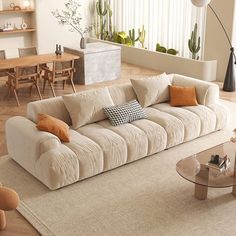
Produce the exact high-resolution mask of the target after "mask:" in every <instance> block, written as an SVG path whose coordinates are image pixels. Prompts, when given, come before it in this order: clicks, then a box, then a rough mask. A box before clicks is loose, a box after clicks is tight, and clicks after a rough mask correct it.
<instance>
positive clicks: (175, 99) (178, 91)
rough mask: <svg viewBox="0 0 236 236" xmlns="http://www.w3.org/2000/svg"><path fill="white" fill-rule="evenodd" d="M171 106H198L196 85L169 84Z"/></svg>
mask: <svg viewBox="0 0 236 236" xmlns="http://www.w3.org/2000/svg"><path fill="white" fill-rule="evenodd" d="M169 89H170V105H171V106H196V105H198V103H197V98H196V90H195V87H180V86H171V85H170V86H169Z"/></svg>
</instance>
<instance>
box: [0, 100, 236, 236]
mask: <svg viewBox="0 0 236 236" xmlns="http://www.w3.org/2000/svg"><path fill="white" fill-rule="evenodd" d="M225 103H226V104H227V106H228V107H229V109H230V110H231V113H232V115H233V117H232V118H233V119H232V121H233V122H231V126H232V127H234V126H235V127H236V124H235V123H236V104H232V103H229V102H225ZM232 127H230V129H232ZM231 135H232V132H230V131H227V130H225V131H219V132H216V133H214V134H211V135H208V136H204V137H202V138H199V139H196V140H194V141H191V142H188V143H185V144H182V145H179V146H177V147H174V148H171V149H169V150H166V151H164V152H161V153H159V154H157V155H154V156H151V157H147V158H144V159H142V160H139V161H136V162H134V163H131V164H128V165H126V166H123V167H120V168H117V169H115V170H112V171H109V172H106V173H103V174H101V175H98V176H95V177H92V178H90V179H87V180H84V181H82V182H78V183H76V184H73V185H70V186H68V187H65V188H62V189H60V190H56V191H50V190H48V189H47V188H46V187H45V186H44V185H42V184H41V183H40V182H38V181H37V180H36V179H35V178H33V177H32V176H31V175H30V174H28V173H27V172H26V171H24V170H23V169H22V168H21V167H20V166H19V165H17V164H16V163H15V162H14V161H12V160H11V159H9V158H8V157H3V158H1V161H0V179H1V181H2V182H3V184H4V185H6V186H9V187H12V188H14V189H16V191H17V192H18V193H19V195H20V198H21V204H20V206H19V208H18V211H19V212H20V213H21V214H22V215H23V216H24V217H25V218H26V219H27V220H28V221H29V222H30V223H31V224H32V225H33V226H34V227H35V228H36V229H37V230H38V231H39V232H40V233H41V234H42V235H45V236H46V235H49V236H51V235H57V236H87V235H88V236H90V235H91V236H93V235H98V236H99V235H102V236H106V235H107V236H126V235H127V236H131V235H135V236H139V235H140V236H144V235H145V236H146V235H147V236H149V235H150V236H152V235H171V236H172V235H208V236H211V235H212V236H213V235H214V236H216V235H225V236H227V235H235V232H236V224H235V220H236V198H235V197H234V196H233V195H232V194H231V188H225V189H210V190H209V194H208V200H206V201H199V200H197V199H195V198H194V196H193V190H194V185H193V184H192V183H190V182H188V181H186V180H184V179H183V178H181V177H180V176H179V175H178V174H177V173H176V170H175V164H176V162H177V161H178V160H180V159H181V158H184V157H187V156H190V155H192V154H194V153H196V152H199V151H202V150H205V149H207V148H209V147H212V146H214V145H217V144H220V143H223V142H225V141H227V140H228V139H229V137H230V136H231Z"/></svg>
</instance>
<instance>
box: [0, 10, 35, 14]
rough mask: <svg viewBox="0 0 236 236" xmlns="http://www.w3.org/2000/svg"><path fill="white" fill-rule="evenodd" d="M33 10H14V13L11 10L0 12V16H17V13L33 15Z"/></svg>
mask: <svg viewBox="0 0 236 236" xmlns="http://www.w3.org/2000/svg"><path fill="white" fill-rule="evenodd" d="M33 12H34V10H31V9H30V10H24V9H22V10H16V11H13V10H1V11H0V14H18V13H33Z"/></svg>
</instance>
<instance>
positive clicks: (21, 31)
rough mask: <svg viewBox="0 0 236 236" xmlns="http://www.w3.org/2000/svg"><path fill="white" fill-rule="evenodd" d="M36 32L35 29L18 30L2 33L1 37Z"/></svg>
mask: <svg viewBox="0 0 236 236" xmlns="http://www.w3.org/2000/svg"><path fill="white" fill-rule="evenodd" d="M34 31H36V29H34V28H29V29H25V30H22V29H16V30H9V31H4V32H0V35H1V34H19V33H28V32H34Z"/></svg>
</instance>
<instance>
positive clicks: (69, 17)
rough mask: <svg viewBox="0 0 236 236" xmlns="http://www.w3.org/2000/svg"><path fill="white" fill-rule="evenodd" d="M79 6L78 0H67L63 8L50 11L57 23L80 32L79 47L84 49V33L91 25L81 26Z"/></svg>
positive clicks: (72, 30) (89, 29)
mask: <svg viewBox="0 0 236 236" xmlns="http://www.w3.org/2000/svg"><path fill="white" fill-rule="evenodd" d="M81 6H82V5H81V4H80V3H79V2H78V1H75V0H69V1H68V2H66V3H65V10H62V11H59V10H58V9H56V10H55V11H52V14H53V16H55V17H56V18H57V21H58V23H59V24H61V25H68V26H70V27H71V28H70V31H71V32H78V33H79V34H80V36H81V39H80V48H82V49H84V48H86V44H85V34H86V33H88V32H90V31H91V29H92V26H88V27H82V26H81V21H82V16H81V12H80V8H81Z"/></svg>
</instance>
